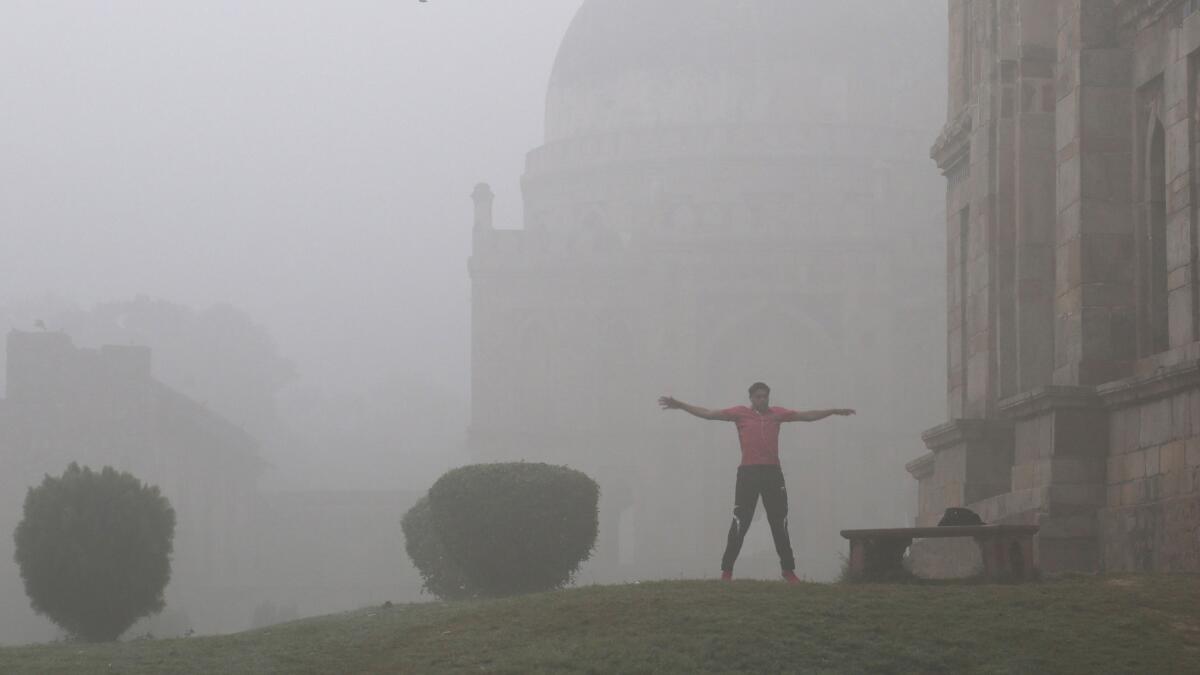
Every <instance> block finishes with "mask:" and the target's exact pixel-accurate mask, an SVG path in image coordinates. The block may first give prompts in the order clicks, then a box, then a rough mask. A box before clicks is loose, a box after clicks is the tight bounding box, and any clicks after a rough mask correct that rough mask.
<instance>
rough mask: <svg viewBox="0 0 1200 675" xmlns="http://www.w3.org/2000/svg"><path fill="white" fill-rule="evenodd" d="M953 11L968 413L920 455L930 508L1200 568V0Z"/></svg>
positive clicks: (956, 357)
mask: <svg viewBox="0 0 1200 675" xmlns="http://www.w3.org/2000/svg"><path fill="white" fill-rule="evenodd" d="M949 9H950V14H949V18H950V21H949V37H950V40H949V42H950V50H949V106H948V118H947V124H946V126H945V129H944V130H943V132H942V134H941V136H940V137H939V138H938V139H937V142H936V143H935V144H934V146H933V150H932V155H933V158H934V159H935V160H936V161H937V164H938V166H939V167H940V168H941V170H942V172H943V173H944V174H945V176H946V178H947V193H946V225H947V230H946V231H947V253H948V255H947V261H948V269H947V281H948V290H949V302H948V307H947V310H948V311H947V317H948V322H947V323H948V325H947V329H948V340H947V347H948V349H947V352H946V354H947V358H946V365H947V368H946V372H947V392H948V405H947V416H948V417H949V418H950V421H949V422H948V423H946V424H944V425H942V426H939V427H936V428H933V429H930V430H929V431H927V432H926V433H925V435H924V438H925V442H926V444H927V446H928V447H929V449H930V450H931V452H930V453H929V454H928V455H926V456H925V457H923V458H921V459H919V460H917V461H915V462H912V463H911V464H909V466H908V469H909V471H910V472H911V473H912V474H913V475H914V476H915V477H916V478H917V479H918V480H919V485H920V487H919V495H920V496H919V501H920V506H919V515H918V521H919V523H920V524H930V523H933V522H936V520H937V518H938V517H939V516H940V514H941V513H942V510H943V509H944V508H945V507H949V506H961V505H967V506H970V507H971V508H973V509H975V510H977V511H978V512H979V513H980V514H981V515H982V516H983V517H984V519H985V520H988V521H993V522H1013V523H1016V522H1027V523H1038V524H1040V525H1041V533H1040V534H1039V536H1038V541H1037V549H1038V553H1039V556H1040V559H1041V564H1042V566H1043V568H1044V569H1045V570H1048V571H1059V570H1097V569H1104V570H1110V571H1119V570H1139V571H1182V570H1188V571H1197V570H1200V342H1198V341H1197V340H1198V339H1200V330H1198V327H1200V312H1198V311H1197V310H1198V307H1200V289H1198V287H1197V283H1198V281H1197V278H1198V277H1197V272H1200V270H1198V268H1197V241H1198V239H1197V203H1198V197H1200V193H1198V192H1197V189H1198V187H1200V183H1198V181H1200V170H1197V169H1198V168H1200V3H1198V2H1195V1H1194V0H1186V1H1185V0H1084V1H1081V0H1057V1H1054V0H950V4H949ZM926 550H928V547H926ZM917 552H918V556H917V558H918V562H919V563H921V564H922V565H927V566H929V567H930V569H933V568H935V567H936V565H934V564H933V561H934V558H933V557H924V556H922V555H920V553H921V551H920V549H918V551H917Z"/></svg>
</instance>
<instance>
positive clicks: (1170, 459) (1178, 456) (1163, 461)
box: [1159, 440, 1187, 472]
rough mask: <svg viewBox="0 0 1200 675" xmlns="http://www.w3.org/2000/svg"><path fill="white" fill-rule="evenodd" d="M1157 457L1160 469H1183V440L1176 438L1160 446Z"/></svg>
mask: <svg viewBox="0 0 1200 675" xmlns="http://www.w3.org/2000/svg"><path fill="white" fill-rule="evenodd" d="M1161 453H1162V454H1161V457H1160V459H1159V463H1160V466H1161V467H1162V471H1164V472H1167V471H1183V470H1184V468H1186V467H1187V457H1186V446H1185V444H1184V441H1182V440H1176V441H1171V442H1170V443H1167V444H1166V445H1164V446H1162V449H1161Z"/></svg>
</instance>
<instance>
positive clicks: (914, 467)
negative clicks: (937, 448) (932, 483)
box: [904, 452, 934, 480]
mask: <svg viewBox="0 0 1200 675" xmlns="http://www.w3.org/2000/svg"><path fill="white" fill-rule="evenodd" d="M933 458H934V455H933V453H932V452H927V453H925V454H924V455H921V456H920V457H918V458H916V459H914V460H913V461H911V462H909V463H908V464H905V465H904V468H905V470H907V471H908V473H909V474H911V475H912V477H913V478H915V479H917V480H921V479H922V478H928V477H930V476H932V475H933V463H934V462H933Z"/></svg>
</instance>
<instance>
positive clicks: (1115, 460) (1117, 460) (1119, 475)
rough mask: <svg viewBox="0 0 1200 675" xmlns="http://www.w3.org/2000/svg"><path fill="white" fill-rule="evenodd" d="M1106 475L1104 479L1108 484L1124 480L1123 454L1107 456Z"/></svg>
mask: <svg viewBox="0 0 1200 675" xmlns="http://www.w3.org/2000/svg"><path fill="white" fill-rule="evenodd" d="M1106 464H1107V475H1106V476H1105V481H1107V482H1108V483H1109V484H1117V483H1121V482H1124V481H1125V455H1123V454H1121V455H1115V456H1112V457H1109V458H1108V460H1107V462H1106Z"/></svg>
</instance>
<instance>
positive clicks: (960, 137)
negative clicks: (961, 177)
mask: <svg viewBox="0 0 1200 675" xmlns="http://www.w3.org/2000/svg"><path fill="white" fill-rule="evenodd" d="M974 113H975V105H974V104H971V105H967V106H963V109H962V110H960V111H959V113H958V117H956V118H954V120H953V121H951V122H949V123H948V124H946V126H945V127H943V128H942V133H941V134H940V135H938V138H937V140H936V141H934V143H933V147H932V148H930V149H929V156H930V158H932V159H933V161H935V162H937V165H938V168H939V169H941V170H942V173H943V174H947V173H949V172H950V171H951V170H953V169H954V167H955V166H956V165H957V164H958V163H959V162H961V161H962V160H963V159H965V158H966V157H967V155H969V154H970V149H971V127H972V125H973V124H974V122H973V120H974V117H975V114H974Z"/></svg>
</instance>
